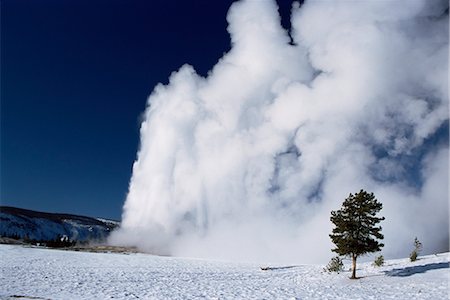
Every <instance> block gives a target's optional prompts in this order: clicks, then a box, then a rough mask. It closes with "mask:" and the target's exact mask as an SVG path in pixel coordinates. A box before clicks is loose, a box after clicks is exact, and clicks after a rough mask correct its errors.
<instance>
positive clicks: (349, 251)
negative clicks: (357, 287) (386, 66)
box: [330, 190, 384, 279]
mask: <svg viewBox="0 0 450 300" xmlns="http://www.w3.org/2000/svg"><path fill="white" fill-rule="evenodd" d="M382 207H383V205H382V204H381V203H380V202H378V200H377V199H376V198H375V196H374V195H373V193H370V194H369V193H367V192H366V191H364V190H361V191H360V192H359V193H356V194H355V195H352V194H350V195H349V196H348V198H347V199H345V200H344V203H343V204H342V208H341V209H339V210H337V211H332V212H331V218H330V220H331V222H332V223H333V224H334V225H335V226H336V227H335V228H334V229H333V231H332V234H330V238H331V240H332V241H333V243H334V244H335V245H336V248H335V249H332V251H334V252H336V253H337V254H339V255H343V256H348V257H351V258H352V277H351V278H352V279H356V259H357V258H358V257H359V256H361V255H364V254H366V253H370V252H377V251H380V250H381V248H382V247H383V246H384V244H382V243H379V242H378V241H377V239H380V240H381V239H383V238H384V237H383V235H382V234H381V233H380V231H381V227H376V225H377V224H378V223H379V222H380V221H382V220H384V217H381V218H379V217H376V214H377V213H378V212H379V211H380V210H381V209H382Z"/></svg>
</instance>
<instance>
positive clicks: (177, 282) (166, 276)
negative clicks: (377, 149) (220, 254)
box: [0, 245, 450, 299]
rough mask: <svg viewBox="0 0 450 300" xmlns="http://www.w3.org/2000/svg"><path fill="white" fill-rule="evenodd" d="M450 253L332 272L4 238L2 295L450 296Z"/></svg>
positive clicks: (0, 252) (0, 258)
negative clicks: (32, 244) (353, 274)
mask: <svg viewBox="0 0 450 300" xmlns="http://www.w3.org/2000/svg"><path fill="white" fill-rule="evenodd" d="M449 258H450V256H449V254H448V253H445V254H439V255H432V256H426V257H421V258H420V260H418V261H416V262H414V263H410V262H409V261H408V260H407V259H400V260H390V261H387V263H386V266H384V267H381V268H375V267H372V266H371V265H370V263H364V264H361V265H360V266H359V270H358V273H357V275H358V276H362V278H361V279H359V280H350V279H348V277H349V276H350V274H349V272H344V273H341V274H328V273H324V272H323V271H322V269H323V266H318V265H301V266H285V267H278V268H274V269H272V270H270V271H262V270H260V268H259V266H258V265H256V264H243V263H230V262H218V261H206V260H195V259H184V258H172V257H158V256H152V255H147V254H129V255H125V254H112V253H84V252H71V251H61V250H50V249H37V248H26V247H22V246H13V245H0V299H11V297H13V296H14V297H16V298H17V297H23V296H25V297H28V298H32V297H37V298H33V299H111V298H119V299H120V298H122V299H137V298H140V299H197V298H206V299H448V280H449Z"/></svg>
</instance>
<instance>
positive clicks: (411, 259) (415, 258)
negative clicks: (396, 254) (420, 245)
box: [409, 250, 418, 261]
mask: <svg viewBox="0 0 450 300" xmlns="http://www.w3.org/2000/svg"><path fill="white" fill-rule="evenodd" d="M417 256H418V254H417V251H416V250H413V252H411V254H410V255H409V260H410V261H416V260H417Z"/></svg>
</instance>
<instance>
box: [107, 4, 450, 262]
mask: <svg viewBox="0 0 450 300" xmlns="http://www.w3.org/2000/svg"><path fill="white" fill-rule="evenodd" d="M227 20H228V22H229V27H228V31H229V33H230V36H231V43H232V48H231V50H230V51H229V52H228V53H226V54H225V55H224V56H223V58H222V59H221V60H220V61H219V62H218V63H217V64H216V65H215V66H214V67H213V68H212V70H211V71H210V73H209V74H208V76H207V77H206V78H204V77H201V76H199V75H198V74H196V72H195V70H194V68H193V67H191V66H189V65H185V66H183V67H181V69H180V70H178V71H177V72H174V73H173V74H172V75H171V77H170V82H169V84H168V85H166V86H164V85H161V84H160V85H158V86H157V87H156V88H155V90H154V92H153V93H152V95H151V96H150V98H149V100H148V107H147V109H146V112H145V119H144V121H143V123H142V126H141V146H140V150H139V153H138V156H137V161H136V162H135V164H134V166H133V175H132V178H131V182H130V187H129V194H128V197H127V199H126V202H125V205H124V211H123V219H122V225H121V228H120V230H118V231H117V232H115V233H114V234H113V235H112V237H111V242H112V243H120V244H125V245H137V246H138V247H140V248H141V249H144V250H147V251H151V252H155V253H166V254H172V255H180V256H194V257H209V258H219V259H240V260H252V261H280V262H281V261H285V262H287V261H291V262H316V261H321V262H324V260H325V259H328V257H330V256H331V255H332V254H331V252H330V249H331V247H332V245H331V241H330V239H329V237H328V234H329V233H330V232H331V228H332V224H331V223H330V221H329V217H330V211H331V210H333V209H338V208H339V207H340V205H341V203H342V201H343V200H344V199H345V198H346V197H347V196H348V194H349V193H350V192H352V193H353V192H357V191H359V190H360V189H361V188H363V189H366V190H368V191H371V192H374V193H375V195H376V196H377V198H378V199H379V200H380V201H381V202H382V203H383V205H384V208H383V210H382V215H384V216H385V217H386V221H384V223H383V224H382V225H383V232H384V234H385V241H384V242H385V244H386V246H385V249H384V251H383V253H384V254H385V255H386V256H391V257H392V256H403V257H404V256H407V255H408V254H409V252H410V251H411V249H412V241H413V239H414V237H415V236H417V237H419V239H420V240H421V241H422V242H423V244H424V250H425V252H435V251H445V250H447V249H448V233H449V220H448V150H449V149H448V148H449V147H448V117H449V112H448V37H449V30H448V28H449V26H448V2H447V1H445V0H444V1H426V0H423V1H419V0H405V1H365V2H362V1H306V2H305V3H304V4H303V5H301V6H300V5H299V4H298V3H294V5H293V8H292V15H291V25H292V28H291V31H290V33H287V32H286V30H284V29H283V28H282V26H281V25H280V17H279V15H278V12H277V6H276V3H275V2H271V1H241V2H236V3H234V4H233V5H232V6H231V8H230V10H229V13H228V17H227Z"/></svg>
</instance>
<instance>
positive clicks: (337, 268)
mask: <svg viewBox="0 0 450 300" xmlns="http://www.w3.org/2000/svg"><path fill="white" fill-rule="evenodd" d="M324 270H325V271H326V272H330V273H332V272H336V273H339V272H342V271H343V270H344V263H343V262H342V259H341V258H340V257H339V256H335V257H333V258H332V259H331V260H330V262H329V263H328V265H327V266H326V267H325V269H324Z"/></svg>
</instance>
